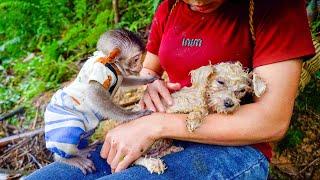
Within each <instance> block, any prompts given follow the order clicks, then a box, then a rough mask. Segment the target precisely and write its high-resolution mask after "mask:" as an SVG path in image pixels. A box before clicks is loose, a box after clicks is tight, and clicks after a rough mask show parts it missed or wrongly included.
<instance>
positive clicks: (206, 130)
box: [155, 105, 289, 145]
mask: <svg viewBox="0 0 320 180" xmlns="http://www.w3.org/2000/svg"><path fill="white" fill-rule="evenodd" d="M252 106H254V105H245V106H243V107H242V108H241V109H239V111H238V112H237V113H235V114H233V115H222V114H211V115H209V116H207V118H206V119H205V120H204V121H203V123H202V125H201V126H200V127H199V128H198V129H196V130H195V131H194V132H192V133H190V132H188V130H187V128H186V122H185V120H186V118H187V115H186V114H160V113H159V114H155V116H158V118H155V119H158V122H155V124H157V123H158V124H159V125H160V127H161V128H160V129H161V131H160V132H159V134H158V135H159V137H160V138H172V139H179V140H186V141H193V142H200V143H206V144H217V145H246V144H254V143H260V142H269V141H273V140H276V139H279V138H280V137H282V136H283V134H284V132H285V131H286V128H287V123H288V122H287V121H289V120H287V121H285V120H283V119H282V122H281V121H280V122H278V123H276V121H277V119H276V118H274V117H273V116H269V117H268V115H267V114H265V113H264V112H262V111H261V110H259V109H256V110H253V108H254V107H252ZM279 119H280V117H279Z"/></svg>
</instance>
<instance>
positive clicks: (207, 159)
mask: <svg viewBox="0 0 320 180" xmlns="http://www.w3.org/2000/svg"><path fill="white" fill-rule="evenodd" d="M178 144H179V145H181V146H183V147H185V150H184V151H181V152H179V153H175V154H170V155H167V156H165V157H164V158H163V160H164V162H165V163H166V165H167V166H168V169H166V171H165V173H164V174H161V175H158V174H150V173H149V172H148V171H147V170H146V169H145V168H144V167H141V166H133V167H130V168H128V169H126V170H124V171H122V172H120V173H115V174H110V167H109V166H108V165H107V163H106V162H105V160H103V159H101V158H100V156H99V152H100V148H101V147H99V148H98V149H97V151H95V152H93V153H92V160H93V161H94V163H95V166H96V169H97V171H96V172H94V173H92V174H88V175H86V176H84V175H83V174H82V172H81V171H80V170H79V169H77V168H73V167H71V166H68V165H65V164H62V163H57V162H55V163H52V164H50V165H48V166H46V167H44V168H42V169H40V170H38V171H36V172H34V173H33V174H31V175H30V176H28V177H27V179H37V180H38V179H45V180H50V179H54V180H56V179H59V180H63V179H77V180H80V179H98V178H100V180H102V179H103V180H105V179H266V178H267V175H268V161H267V159H266V158H265V157H264V155H262V154H261V153H260V152H259V151H258V150H255V149H254V148H252V147H250V146H242V147H224V146H214V145H205V144H198V143H188V142H178Z"/></svg>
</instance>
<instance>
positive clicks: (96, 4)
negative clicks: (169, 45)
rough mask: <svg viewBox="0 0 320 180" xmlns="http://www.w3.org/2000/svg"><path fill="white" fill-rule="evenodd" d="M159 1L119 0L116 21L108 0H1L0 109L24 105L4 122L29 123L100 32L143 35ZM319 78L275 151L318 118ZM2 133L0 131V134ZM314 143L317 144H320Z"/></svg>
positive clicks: (290, 144)
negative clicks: (38, 105)
mask: <svg viewBox="0 0 320 180" xmlns="http://www.w3.org/2000/svg"><path fill="white" fill-rule="evenodd" d="M159 2H160V0H126V1H123V0H120V2H119V15H120V19H119V22H118V23H115V20H114V19H115V13H114V11H113V9H112V0H1V1H0V17H1V18H0V114H3V113H6V112H9V111H10V110H12V109H14V108H16V107H19V106H24V107H26V112H25V115H24V121H23V123H22V124H21V123H20V119H19V117H12V118H10V119H9V120H7V123H8V124H10V125H13V126H18V125H19V126H21V127H22V128H25V129H28V128H29V127H30V123H31V122H32V120H33V119H34V118H35V116H36V115H37V111H36V108H35V107H34V104H33V102H34V99H35V98H37V97H39V95H41V94H42V93H44V92H47V91H50V90H55V89H58V88H59V87H60V86H61V84H62V83H63V82H65V81H68V80H69V79H70V78H72V76H73V75H74V74H75V73H76V72H77V71H78V66H77V64H78V62H79V61H81V60H85V58H86V57H87V56H88V54H90V53H92V52H93V51H94V50H95V44H96V42H97V39H98V37H99V36H100V34H101V33H102V32H104V31H106V30H107V29H111V28H118V27H121V28H127V29H130V30H132V31H135V32H139V33H140V34H141V35H142V36H143V37H144V38H146V34H147V33H146V32H147V31H148V26H149V25H150V22H151V20H152V16H153V13H154V11H155V10H156V8H157V6H158V4H159ZM319 28H320V18H319V16H316V19H315V20H314V21H313V23H312V25H311V29H312V32H313V35H314V37H316V36H317V35H318V32H319ZM319 79H320V72H317V73H316V74H315V75H314V76H312V81H311V83H309V85H308V86H307V87H306V88H305V89H304V91H303V92H301V93H300V94H299V96H298V98H297V101H296V106H295V113H294V116H293V120H292V124H291V126H290V129H289V131H288V133H287V135H286V137H285V138H284V139H283V140H282V141H281V142H280V143H279V144H278V146H277V148H276V150H277V153H278V154H280V155H281V154H283V152H286V153H287V152H289V151H290V149H294V148H297V147H298V146H303V145H304V144H303V143H304V142H305V141H308V139H309V140H310V138H307V140H305V139H306V137H309V136H308V134H310V133H309V130H310V127H318V126H316V125H314V124H312V123H311V124H310V122H309V121H305V120H303V118H304V119H308V118H312V120H314V121H312V122H314V123H316V122H317V121H318V120H320V118H319V114H320V104H319V102H320V90H319V88H320V83H319ZM301 117H303V118H302V120H301ZM315 119H316V120H317V121H316V120H315ZM305 122H307V124H308V123H309V124H308V125H305V124H306V123H305ZM0 128H1V127H0ZM312 133H313V134H315V135H316V139H315V142H319V140H320V137H319V130H318V129H315V130H312ZM5 135H6V134H1V133H0V138H1V137H3V136H5ZM314 148H318V149H319V146H317V145H316V146H315V147H314ZM284 154H285V153H284ZM287 154H288V153H287ZM290 156H294V155H290ZM316 156H317V155H316ZM319 157H320V152H319ZM287 159H288V158H287ZM289 159H290V158H289ZM277 169H279V168H275V169H274V170H273V171H272V172H277ZM280 174H281V172H280ZM273 177H280V175H278V174H276V175H274V176H273Z"/></svg>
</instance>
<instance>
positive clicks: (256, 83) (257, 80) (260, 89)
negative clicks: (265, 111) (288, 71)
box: [250, 72, 267, 97]
mask: <svg viewBox="0 0 320 180" xmlns="http://www.w3.org/2000/svg"><path fill="white" fill-rule="evenodd" d="M250 76H251V78H252V84H251V86H252V89H253V92H254V94H255V95H256V96H257V97H261V96H262V95H263V94H264V93H265V92H266V90H267V84H266V82H264V80H263V79H262V78H261V77H260V76H258V75H257V74H256V73H254V72H251V73H250Z"/></svg>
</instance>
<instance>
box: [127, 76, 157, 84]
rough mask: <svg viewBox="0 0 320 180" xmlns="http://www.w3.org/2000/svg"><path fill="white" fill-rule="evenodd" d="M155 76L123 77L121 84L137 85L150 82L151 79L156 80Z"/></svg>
mask: <svg viewBox="0 0 320 180" xmlns="http://www.w3.org/2000/svg"><path fill="white" fill-rule="evenodd" d="M157 79H158V78H157V77H151V76H150V77H134V76H132V77H130V76H128V77H123V80H122V84H121V85H122V86H139V85H145V84H149V83H152V82H153V81H155V80H157Z"/></svg>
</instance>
